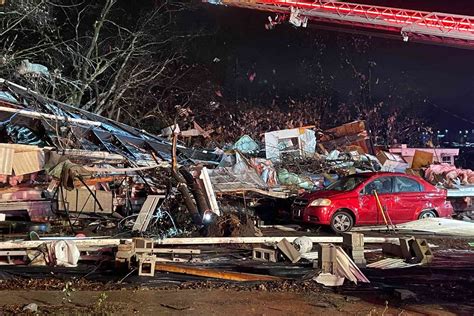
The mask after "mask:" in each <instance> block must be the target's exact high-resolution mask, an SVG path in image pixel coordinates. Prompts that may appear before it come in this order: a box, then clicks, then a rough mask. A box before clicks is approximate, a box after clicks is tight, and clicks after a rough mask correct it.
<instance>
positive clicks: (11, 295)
mask: <svg viewBox="0 0 474 316" xmlns="http://www.w3.org/2000/svg"><path fill="white" fill-rule="evenodd" d="M69 294H70V295H68V293H67V292H63V291H28V290H20V291H2V292H1V295H0V306H2V312H0V314H2V315H13V314H15V315H18V314H28V313H27V312H22V308H23V307H24V306H25V305H28V304H30V303H35V304H37V305H38V313H39V314H46V315H48V314H49V315H108V314H113V315H133V314H137V315H152V314H158V315H455V313H452V312H450V311H449V310H450V308H449V307H446V306H444V307H443V306H440V305H420V304H411V305H400V306H395V305H392V304H391V303H390V302H386V303H385V302H384V301H380V300H378V302H377V298H373V299H374V302H369V301H368V300H366V299H360V298H356V297H351V296H344V295H339V294H335V293H314V294H312V293H303V294H302V293H274V292H267V291H257V292H255V291H252V292H250V291H249V292H245V291H236V290H219V289H199V290H195V289H190V290H157V289H140V290H131V289H126V290H113V291H106V292H101V291H74V292H72V293H69ZM30 314H33V313H30Z"/></svg>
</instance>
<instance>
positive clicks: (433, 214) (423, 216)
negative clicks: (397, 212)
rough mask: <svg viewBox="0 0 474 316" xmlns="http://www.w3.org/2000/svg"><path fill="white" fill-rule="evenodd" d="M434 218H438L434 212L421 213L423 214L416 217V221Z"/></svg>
mask: <svg viewBox="0 0 474 316" xmlns="http://www.w3.org/2000/svg"><path fill="white" fill-rule="evenodd" d="M434 217H438V215H436V212H435V211H423V212H421V213H420V215H419V216H418V219H423V218H434Z"/></svg>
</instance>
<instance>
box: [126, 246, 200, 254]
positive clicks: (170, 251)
mask: <svg viewBox="0 0 474 316" xmlns="http://www.w3.org/2000/svg"><path fill="white" fill-rule="evenodd" d="M135 252H137V253H149V254H155V253H156V254H163V253H165V254H183V255H199V254H200V253H201V249H172V248H153V249H150V248H135Z"/></svg>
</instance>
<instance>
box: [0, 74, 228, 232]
mask: <svg viewBox="0 0 474 316" xmlns="http://www.w3.org/2000/svg"><path fill="white" fill-rule="evenodd" d="M0 120H1V135H0V160H1V164H0V167H1V170H0V195H1V201H0V219H1V221H0V223H1V225H0V227H1V229H2V231H3V233H23V232H25V231H26V232H28V231H37V232H55V233H65V232H69V233H71V232H72V233H77V232H80V231H82V229H84V228H86V227H85V225H86V224H87V225H88V226H87V228H88V231H91V232H92V231H94V232H96V233H97V232H98V231H100V230H102V232H101V234H106V233H105V232H104V230H106V229H108V228H111V229H112V230H111V231H110V234H114V233H116V232H123V231H128V230H130V228H132V226H133V229H134V230H137V231H138V232H141V233H142V232H143V231H145V230H146V229H147V226H148V225H150V226H153V224H155V225H154V226H155V227H156V226H161V228H160V229H159V230H158V231H155V232H154V233H156V234H157V235H164V236H166V235H176V233H177V232H178V231H180V230H181V231H182V230H185V229H186V227H185V226H182V227H177V221H178V222H179V223H180V224H183V225H188V226H189V225H191V226H192V225H194V224H200V223H201V218H202V216H203V214H204V212H205V211H206V210H208V209H210V207H208V206H207V205H208V204H207V203H208V202H207V200H206V199H205V198H204V196H205V194H203V193H202V192H201V190H200V187H199V185H198V184H196V183H195V179H193V177H192V176H191V175H190V174H189V172H188V171H187V169H186V166H189V165H191V164H193V165H194V164H198V163H200V164H201V165H203V166H212V165H216V164H217V163H218V162H219V160H220V155H217V154H213V153H209V152H205V151H200V150H195V149H190V148H186V147H184V146H181V145H179V144H175V145H173V142H170V141H168V140H167V139H164V138H161V137H157V136H155V135H152V134H150V133H147V132H146V131H144V130H139V129H136V128H133V127H130V126H127V125H125V124H121V123H119V122H116V121H113V120H110V119H107V118H104V117H101V116H98V115H95V114H92V113H89V112H87V111H84V110H81V109H78V108H75V107H72V106H70V105H67V104H64V103H61V102H57V101H54V100H51V99H49V98H46V97H43V96H41V95H39V94H38V93H35V92H32V91H30V90H28V89H26V88H24V87H21V86H19V85H16V84H14V83H12V82H8V81H6V80H3V79H0ZM172 160H174V162H175V164H174V165H175V166H176V169H175V170H174V172H171V170H170V166H171V164H170V163H171V162H172ZM170 178H172V179H173V183H172V185H170V183H171V181H170ZM178 183H179V185H177V184H178ZM188 185H189V187H188ZM176 196H180V197H182V198H180V199H176ZM195 201H196V202H195ZM171 209H173V210H174V211H175V212H174V214H173V216H171V215H170V210H171ZM140 210H143V212H141V213H140V215H138V214H137V213H138V212H139V211H140ZM156 210H158V211H156ZM155 211H156V214H155ZM137 217H138V220H135V219H137ZM191 226H190V227H191Z"/></svg>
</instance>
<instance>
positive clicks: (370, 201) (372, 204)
mask: <svg viewBox="0 0 474 316" xmlns="http://www.w3.org/2000/svg"><path fill="white" fill-rule="evenodd" d="M374 191H377V194H378V196H379V199H380V203H381V204H382V206H383V207H384V208H385V209H386V210H388V209H390V208H391V193H392V177H379V178H376V179H374V180H371V181H369V182H368V183H367V184H366V185H365V187H364V188H363V189H362V190H361V191H360V196H359V205H360V211H359V223H361V224H366V225H377V224H385V221H384V219H383V217H382V214H381V213H380V210H379V208H378V206H377V201H376V199H375V194H374Z"/></svg>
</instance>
